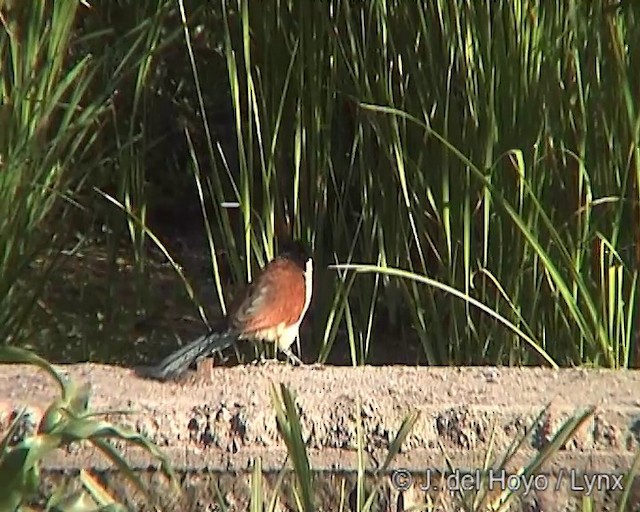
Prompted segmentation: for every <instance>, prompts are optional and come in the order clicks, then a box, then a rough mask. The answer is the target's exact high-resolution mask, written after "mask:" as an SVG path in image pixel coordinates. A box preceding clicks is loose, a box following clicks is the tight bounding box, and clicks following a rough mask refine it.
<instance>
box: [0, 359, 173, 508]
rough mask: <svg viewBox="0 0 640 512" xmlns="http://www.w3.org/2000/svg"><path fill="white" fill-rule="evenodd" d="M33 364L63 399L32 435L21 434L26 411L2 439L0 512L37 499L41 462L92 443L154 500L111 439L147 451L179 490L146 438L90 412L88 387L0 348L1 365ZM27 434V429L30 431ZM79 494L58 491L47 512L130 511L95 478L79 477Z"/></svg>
mask: <svg viewBox="0 0 640 512" xmlns="http://www.w3.org/2000/svg"><path fill="white" fill-rule="evenodd" d="M8 363H11V364H32V365H35V366H38V367H39V368H41V369H43V370H45V371H46V372H47V373H48V374H49V375H50V376H51V377H52V378H53V379H54V380H55V382H56V383H57V384H58V386H59V387H60V391H61V395H60V398H58V399H57V400H55V401H54V402H52V403H51V404H50V405H49V407H48V408H47V410H46V411H45V413H44V415H43V417H42V419H41V420H40V422H39V424H38V425H37V426H36V425H34V427H37V428H35V432H34V433H33V434H31V433H27V434H26V435H22V434H20V435H18V434H19V429H24V425H25V424H29V422H30V421H31V419H30V418H29V417H28V415H27V414H26V412H25V411H21V412H20V413H18V414H16V415H15V418H14V420H13V421H12V423H11V425H10V426H9V429H8V430H7V432H6V433H5V435H4V437H3V438H2V440H0V478H1V479H2V482H3V485H2V487H1V488H0V510H19V509H20V507H22V506H25V505H27V504H28V503H29V501H30V500H31V499H33V498H34V497H36V495H37V493H38V491H39V490H40V486H41V473H40V464H41V461H42V460H43V459H44V458H45V457H46V456H47V455H48V454H50V453H51V452H53V451H56V450H60V449H63V450H64V449H67V448H69V447H70V446H72V445H75V444H78V443H80V442H85V441H86V442H88V443H90V444H91V445H93V446H94V447H95V448H96V449H97V450H98V451H99V452H101V453H102V454H103V455H104V456H106V457H107V458H108V459H109V461H110V462H111V464H112V465H113V467H114V468H116V469H117V470H118V471H119V472H120V473H121V474H122V475H123V476H124V477H125V478H126V479H127V480H128V481H129V482H130V483H131V484H132V485H133V486H134V488H135V489H137V490H139V491H141V492H142V493H143V494H144V496H145V497H146V498H147V499H151V496H150V494H149V493H148V491H147V489H146V487H145V486H144V484H143V483H142V481H141V480H140V478H139V476H138V475H137V474H136V473H135V472H134V470H133V469H132V468H131V467H130V466H129V465H128V463H127V461H126V460H125V458H124V457H123V456H122V454H121V453H120V452H119V450H117V449H116V448H115V447H114V446H113V445H112V443H111V442H112V441H113V440H119V441H126V442H127V443H129V444H131V445H135V446H138V447H140V448H143V449H144V450H146V451H147V452H149V453H150V454H151V455H152V456H153V457H155V458H157V459H158V460H159V461H160V463H161V469H162V471H163V472H164V474H165V475H166V476H167V477H169V478H170V482H171V484H172V485H173V487H172V489H173V490H175V488H176V487H175V485H176V481H175V478H174V475H173V470H172V468H171V465H170V463H169V461H168V460H167V459H166V457H165V456H164V455H163V454H162V453H161V452H160V450H159V449H158V448H157V447H156V446H155V445H154V444H152V443H151V442H150V441H149V440H147V439H146V438H145V437H144V436H142V435H140V434H138V433H136V432H133V431H131V430H130V429H128V428H124V427H119V426H117V425H113V424H111V423H109V422H107V421H103V420H100V419H98V418H97V417H96V413H94V412H92V411H91V410H90V408H89V395H90V387H89V386H88V385H77V384H76V383H73V382H69V381H67V380H66V379H65V378H64V377H63V376H62V375H61V374H60V373H58V372H57V370H56V369H55V368H54V367H52V366H50V365H49V364H48V363H47V362H46V361H45V360H43V359H41V358H40V357H38V356H36V355H34V354H33V353H31V352H28V351H26V350H23V349H19V348H16V347H0V364H8ZM27 430H28V429H27ZM79 481H80V483H81V484H82V486H81V487H82V488H81V490H76V491H74V490H72V489H64V488H58V489H56V490H55V491H54V492H53V493H52V494H51V496H50V497H49V499H48V501H47V506H46V510H52V511H58V510H64V511H84V510H86V511H89V510H98V509H100V510H106V509H109V510H126V509H125V508H124V507H123V506H121V505H119V504H118V503H117V502H116V501H115V500H114V499H113V498H112V497H111V496H110V494H109V492H108V490H107V489H105V488H104V487H103V486H102V485H101V484H100V483H99V482H98V481H97V480H96V479H95V478H94V477H92V476H91V475H90V474H89V473H87V472H86V471H82V472H81V473H80V477H79Z"/></svg>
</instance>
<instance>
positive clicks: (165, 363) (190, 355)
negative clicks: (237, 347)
mask: <svg viewBox="0 0 640 512" xmlns="http://www.w3.org/2000/svg"><path fill="white" fill-rule="evenodd" d="M236 338H237V336H236V335H235V333H233V332H232V331H226V332H222V333H220V332H210V333H208V334H205V335H204V336H200V337H199V338H196V339H195V340H193V341H192V342H191V343H188V344H187V345H185V346H184V347H182V348H179V349H178V350H176V351H175V352H173V353H171V354H169V355H168V356H167V357H165V358H164V359H163V360H162V361H160V362H159V363H158V364H157V365H156V366H153V367H151V368H147V369H145V371H144V375H145V376H146V377H151V378H153V379H158V380H169V379H175V378H177V377H179V376H180V375H181V374H182V373H184V372H185V371H186V370H187V369H188V368H189V366H191V364H192V363H194V362H195V361H197V360H199V359H201V358H203V357H206V356H208V355H209V354H212V353H213V352H217V351H219V350H223V349H225V348H227V347H228V346H230V345H232V344H233V343H234V342H235V341H236Z"/></svg>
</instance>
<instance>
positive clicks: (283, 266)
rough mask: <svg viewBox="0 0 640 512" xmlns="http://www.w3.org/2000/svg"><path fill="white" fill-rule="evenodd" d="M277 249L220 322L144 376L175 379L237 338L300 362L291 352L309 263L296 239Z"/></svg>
mask: <svg viewBox="0 0 640 512" xmlns="http://www.w3.org/2000/svg"><path fill="white" fill-rule="evenodd" d="M281 246H282V251H281V252H280V254H279V255H278V256H277V257H276V258H275V259H273V260H271V261H270V262H269V263H268V264H267V265H266V266H265V267H264V268H263V269H262V271H261V272H260V273H259V275H258V276H257V277H256V279H255V280H254V281H253V282H252V283H251V284H250V285H249V286H248V287H247V289H246V291H245V293H244V295H243V298H242V300H241V301H238V303H237V304H238V306H237V307H235V308H233V309H232V310H231V311H230V313H229V314H228V315H227V317H226V318H225V319H224V321H223V322H222V324H221V325H220V326H219V327H218V328H216V329H212V330H210V331H209V332H208V333H206V334H204V335H202V336H200V337H199V338H197V339H195V340H194V341H192V342H191V343H188V344H187V345H185V346H183V347H181V348H179V349H178V350H176V351H175V352H173V353H171V354H169V355H168V356H167V357H165V358H164V359H163V360H162V361H160V362H159V363H158V364H157V365H156V366H154V367H151V368H147V369H146V370H145V372H144V374H145V376H147V377H151V378H153V379H156V380H161V381H166V380H171V379H176V378H178V377H180V376H181V375H182V374H183V373H184V372H185V371H186V370H187V369H188V368H189V367H190V366H191V365H192V364H193V363H194V362H196V361H198V360H200V359H202V358H204V357H207V356H209V355H211V354H213V353H215V352H219V351H221V350H223V349H225V348H227V347H229V346H230V345H233V344H234V343H236V341H238V340H247V341H268V342H272V343H275V345H276V348H277V349H278V350H280V351H281V352H283V353H284V354H285V355H286V356H287V358H288V359H289V361H290V362H291V363H293V364H294V365H299V364H302V361H300V359H299V358H298V357H296V356H295V355H294V354H293V352H292V351H291V345H292V344H293V342H294V341H295V340H296V339H297V338H298V337H299V329H300V324H301V323H302V320H303V319H304V316H305V314H306V312H307V310H308V309H309V304H310V303H311V294H312V293H311V292H312V286H313V260H312V258H311V257H310V255H309V253H308V251H307V249H306V247H305V245H304V244H303V243H302V242H300V241H299V240H288V241H285V242H283V243H282V244H281Z"/></svg>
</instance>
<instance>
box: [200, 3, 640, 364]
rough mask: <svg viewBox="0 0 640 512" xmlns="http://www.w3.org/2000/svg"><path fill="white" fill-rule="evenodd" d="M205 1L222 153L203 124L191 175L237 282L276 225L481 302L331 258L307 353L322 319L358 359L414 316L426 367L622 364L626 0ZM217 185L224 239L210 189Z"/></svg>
mask: <svg viewBox="0 0 640 512" xmlns="http://www.w3.org/2000/svg"><path fill="white" fill-rule="evenodd" d="M222 6H223V10H222V12H223V22H224V31H225V32H224V33H225V39H224V44H223V48H224V50H223V51H224V55H225V58H226V61H227V70H228V78H229V87H230V94H231V101H232V105H233V112H234V119H235V130H236V140H237V149H238V168H237V170H236V169H233V168H231V166H229V165H228V155H227V158H226V159H221V158H217V157H216V155H214V151H213V147H214V144H213V142H212V144H211V150H210V151H209V157H210V158H209V159H208V160H207V163H208V164H209V165H211V166H212V167H213V168H214V171H213V173H212V174H211V176H210V177H206V182H207V183H208V184H209V187H210V190H211V194H212V197H213V198H214V201H213V203H214V204H213V209H214V210H215V212H216V215H215V216H213V217H211V218H210V221H211V222H212V223H213V224H214V229H212V230H211V232H212V233H213V235H212V244H211V246H212V248H216V247H220V246H222V247H224V248H225V249H227V253H228V254H229V255H230V258H231V260H232V261H231V263H232V265H231V266H232V269H233V271H234V273H235V275H236V277H237V279H238V280H241V279H246V278H247V277H250V275H251V272H252V265H251V264H250V262H251V260H252V258H255V260H256V261H257V262H258V263H262V262H263V261H264V256H263V255H266V256H271V254H272V240H273V236H274V233H276V232H277V231H278V228H279V226H280V225H282V224H287V223H288V225H289V233H290V234H292V235H294V236H301V237H302V238H304V239H306V240H309V241H311V242H312V243H313V244H314V245H315V248H316V250H317V255H318V263H319V265H320V267H321V268H322V265H324V264H326V263H335V262H345V261H346V262H352V261H357V262H363V263H368V264H374V265H378V266H379V267H380V268H381V269H386V268H391V267H395V268H399V269H402V270H404V271H407V272H411V273H412V274H415V275H419V276H424V277H426V278H429V279H432V280H434V281H436V282H438V283H441V284H442V285H444V286H446V287H448V288H447V289H449V290H451V289H453V290H458V291H459V292H460V293H461V294H463V295H464V296H465V297H471V298H473V299H474V300H477V301H478V302H479V303H481V304H483V305H485V306H486V307H487V308H490V309H491V310H492V311H493V312H495V315H489V316H488V315H486V314H485V313H484V312H483V311H482V310H481V309H478V308H473V307H471V302H470V301H469V300H467V301H459V300H457V299H456V298H455V296H454V295H453V294H451V293H446V290H447V289H445V293H442V291H441V290H442V288H440V289H439V288H436V287H433V286H418V285H417V284H416V283H415V282H413V283H412V282H405V281H397V280H395V279H389V276H388V275H385V274H384V272H382V273H377V274H373V275H370V276H364V277H362V278H358V279H357V280H355V281H350V278H349V276H348V275H347V274H344V273H340V274H338V282H339V284H338V286H337V287H336V285H335V284H334V283H333V282H332V281H331V280H328V279H322V280H321V282H319V286H318V290H317V294H316V297H318V296H319V297H320V298H319V299H318V300H317V303H316V313H317V314H316V317H315V318H316V319H317V322H316V324H315V327H316V329H314V332H316V333H318V334H317V336H316V337H317V340H316V341H318V342H319V343H320V354H321V359H324V358H325V357H326V355H327V353H328V348H330V347H331V345H332V344H333V342H334V339H335V337H336V335H337V333H338V332H340V330H339V329H338V328H337V327H336V325H337V324H340V325H342V326H343V327H344V329H345V330H346V333H347V336H348V339H349V342H350V352H351V359H352V362H353V363H354V364H355V363H361V362H363V361H366V360H367V357H368V356H369V354H370V352H371V347H372V343H373V340H375V343H384V341H385V340H384V339H383V338H384V335H385V334H387V335H389V333H391V332H394V333H396V334H394V337H397V335H398V334H397V333H398V332H399V333H400V334H402V335H404V336H405V337H408V336H411V335H412V333H415V334H413V337H414V338H415V337H417V339H418V340H419V342H420V344H421V346H422V348H423V353H424V356H423V358H421V359H422V360H425V359H426V361H428V362H429V363H431V364H441V363H445V364H451V363H457V364H469V363H470V364H478V363H485V362H492V363H506V364H535V363H541V362H544V361H546V362H548V363H550V364H553V365H555V364H558V365H564V364H567V363H570V362H571V363H586V364H595V365H604V366H609V367H627V366H629V365H630V364H631V363H632V356H633V349H634V336H635V334H634V330H635V327H634V322H635V319H634V312H635V310H636V309H637V308H636V300H637V298H636V285H637V266H638V261H637V256H636V255H635V254H634V253H633V251H632V250H631V249H632V247H634V245H637V242H638V240H640V232H639V231H638V230H637V229H636V228H635V226H638V225H639V223H638V212H639V211H640V210H639V209H638V207H637V205H638V192H637V190H638V187H637V186H636V183H637V180H638V175H639V174H640V167H639V166H638V163H637V159H636V156H635V155H636V150H635V148H636V147H637V143H638V130H637V127H638V126H640V124H639V123H638V119H639V118H638V115H637V113H636V111H635V110H636V109H635V107H634V106H633V105H634V103H636V101H635V99H636V96H637V91H638V88H637V87H636V86H635V85H636V84H635V82H636V80H637V78H636V76H635V75H634V74H633V73H630V72H629V70H631V69H635V66H636V65H637V64H638V63H637V59H638V55H637V52H635V51H634V50H633V49H634V48H636V47H638V42H640V41H639V40H638V38H639V36H640V32H639V31H638V29H637V28H636V24H635V18H636V15H637V14H636V11H637V9H636V8H635V7H634V6H632V5H630V4H624V5H622V4H621V5H619V6H616V7H613V6H609V4H608V3H607V2H601V1H596V2H579V1H574V2H564V3H562V4H560V5H555V4H554V5H550V4H545V3H542V2H535V1H520V2H515V3H513V2H498V3H497V4H496V3H495V2H492V3H487V2H485V3H482V4H476V3H469V2H438V1H433V2H401V1H388V2H370V3H367V2H349V1H335V2H328V3H327V2H311V3H309V2H302V3H295V2H278V3H272V2H263V3H250V2H247V1H238V2H228V1H223V2H222ZM267 48H268V49H269V51H266V50H265V49H267ZM197 64H198V63H197V61H195V60H194V61H193V62H192V66H193V69H194V71H195V70H196V69H197ZM194 77H195V80H196V81H197V80H198V75H197V73H194ZM604 77H607V78H606V79H605V78H604ZM202 117H203V119H204V118H205V116H204V112H203V115H202ZM192 154H193V160H194V163H196V165H197V166H198V167H199V168H201V167H202V164H201V163H200V164H198V162H200V161H201V160H202V158H201V157H200V156H199V155H197V154H196V153H195V152H194V153H192ZM220 162H222V165H223V166H224V172H220V171H217V170H216V169H218V166H219V163H220ZM225 175H226V176H227V177H228V180H226V182H224V181H223V180H222V179H221V176H225ZM198 177H199V179H201V175H200V174H198ZM230 193H231V194H234V195H235V197H232V196H230V195H229V194H230ZM231 199H234V200H237V201H238V203H239V205H240V215H241V220H240V221H236V223H237V224H239V225H240V226H239V228H240V237H241V239H242V241H243V242H242V244H241V245H240V246H239V247H238V246H236V240H237V236H234V230H233V228H232V226H233V220H232V218H231V214H230V213H229V212H228V211H227V210H225V209H224V208H222V207H220V206H219V205H220V204H221V203H222V202H224V201H228V200H231ZM219 296H221V297H223V296H224V294H223V291H222V290H220V289H219ZM336 296H339V300H334V301H332V298H333V297H336ZM407 306H409V307H407ZM496 315H497V316H498V317H500V318H501V319H502V320H501V322H496V321H495V318H496ZM504 325H511V326H513V327H515V329H514V328H510V329H507V330H505V329H504V327H503V326H504ZM408 326H410V329H407V327H408ZM523 333H524V336H523V335H522V334H523ZM532 341H533V343H532ZM532 349H533V350H532Z"/></svg>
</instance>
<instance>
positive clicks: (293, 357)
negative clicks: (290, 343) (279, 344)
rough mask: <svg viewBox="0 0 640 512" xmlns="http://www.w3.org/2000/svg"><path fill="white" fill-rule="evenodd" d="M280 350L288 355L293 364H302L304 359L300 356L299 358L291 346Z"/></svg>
mask: <svg viewBox="0 0 640 512" xmlns="http://www.w3.org/2000/svg"><path fill="white" fill-rule="evenodd" d="M280 350H282V352H283V353H284V355H285V356H287V358H288V359H289V361H290V362H291V364H293V365H294V366H301V365H302V361H301V360H300V358H298V357H297V356H296V355H295V354H294V353H293V352H291V349H290V348H281V349H280Z"/></svg>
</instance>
